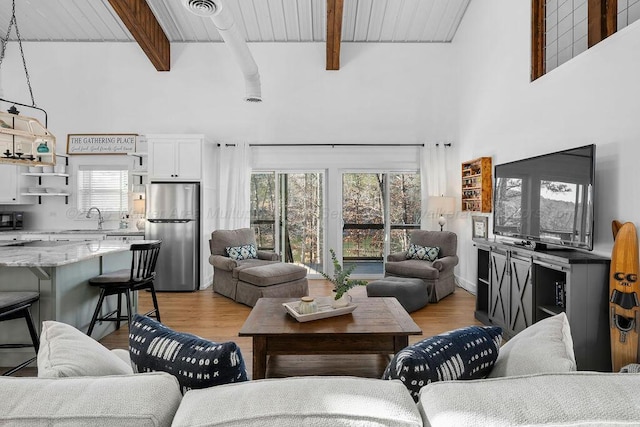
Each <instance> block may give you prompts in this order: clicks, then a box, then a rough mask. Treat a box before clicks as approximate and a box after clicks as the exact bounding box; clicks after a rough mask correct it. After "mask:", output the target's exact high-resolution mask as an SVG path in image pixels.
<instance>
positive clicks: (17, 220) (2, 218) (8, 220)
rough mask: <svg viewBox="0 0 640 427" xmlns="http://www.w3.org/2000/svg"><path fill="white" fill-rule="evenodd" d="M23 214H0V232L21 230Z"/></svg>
mask: <svg viewBox="0 0 640 427" xmlns="http://www.w3.org/2000/svg"><path fill="white" fill-rule="evenodd" d="M23 217H24V212H0V231H7V230H22V218H23Z"/></svg>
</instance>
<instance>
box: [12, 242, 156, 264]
mask: <svg viewBox="0 0 640 427" xmlns="http://www.w3.org/2000/svg"><path fill="white" fill-rule="evenodd" d="M0 239H1V236H0ZM152 242H157V240H136V241H135V242H125V241H122V240H92V241H88V242H68V241H65V242H53V241H51V242H50V241H29V240H24V241H16V240H8V241H7V240H5V241H2V240H0V267H58V266H61V265H67V264H72V263H74V262H79V261H84V260H87V259H91V258H97V257H101V256H103V255H107V254H111V253H116V252H122V251H128V250H129V249H130V247H131V245H132V244H133V243H135V244H140V243H152ZM20 244H24V245H25V246H15V245H20Z"/></svg>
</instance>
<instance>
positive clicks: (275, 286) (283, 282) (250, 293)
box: [235, 262, 309, 307]
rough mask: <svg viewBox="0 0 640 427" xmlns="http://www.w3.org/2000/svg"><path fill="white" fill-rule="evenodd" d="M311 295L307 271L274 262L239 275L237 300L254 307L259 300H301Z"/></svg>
mask: <svg viewBox="0 0 640 427" xmlns="http://www.w3.org/2000/svg"><path fill="white" fill-rule="evenodd" d="M305 295H309V284H308V282H307V269H306V268H304V267H301V266H299V265H294V264H288V263H284V262H274V263H269V264H267V265H260V266H257V267H250V268H243V269H242V270H240V271H239V273H238V285H237V287H236V298H235V300H236V301H237V302H239V303H242V304H245V305H248V306H249V307H253V306H254V305H256V302H257V301H258V298H300V297H303V296H305Z"/></svg>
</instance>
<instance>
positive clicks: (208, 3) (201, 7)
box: [182, 0, 218, 16]
mask: <svg viewBox="0 0 640 427" xmlns="http://www.w3.org/2000/svg"><path fill="white" fill-rule="evenodd" d="M182 3H183V4H184V7H186V8H187V9H189V10H190V11H191V12H192V13H194V14H196V15H199V16H211V15H213V14H214V13H216V9H217V8H218V6H216V2H215V1H213V0H182Z"/></svg>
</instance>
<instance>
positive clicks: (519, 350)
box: [489, 313, 576, 378]
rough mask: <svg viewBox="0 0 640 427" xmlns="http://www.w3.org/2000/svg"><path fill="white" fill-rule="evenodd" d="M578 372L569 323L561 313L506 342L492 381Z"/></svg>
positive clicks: (492, 374) (490, 375)
mask: <svg viewBox="0 0 640 427" xmlns="http://www.w3.org/2000/svg"><path fill="white" fill-rule="evenodd" d="M575 370H576V358H575V355H574V352H573V339H572V338H571V329H570V327H569V320H568V319H567V315H566V314H564V313H560V314H558V315H556V316H553V317H548V318H546V319H543V320H541V321H539V322H537V323H534V324H533V325H531V326H529V327H528V328H526V329H525V330H523V331H522V332H520V333H519V334H517V335H516V336H515V337H513V338H511V339H510V340H509V341H507V343H506V344H505V345H503V346H502V347H501V348H500V353H499V354H498V359H497V360H496V363H495V365H494V367H493V369H492V370H491V373H489V378H497V377H511V376H515V375H529V374H542V373H558V372H571V371H575Z"/></svg>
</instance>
